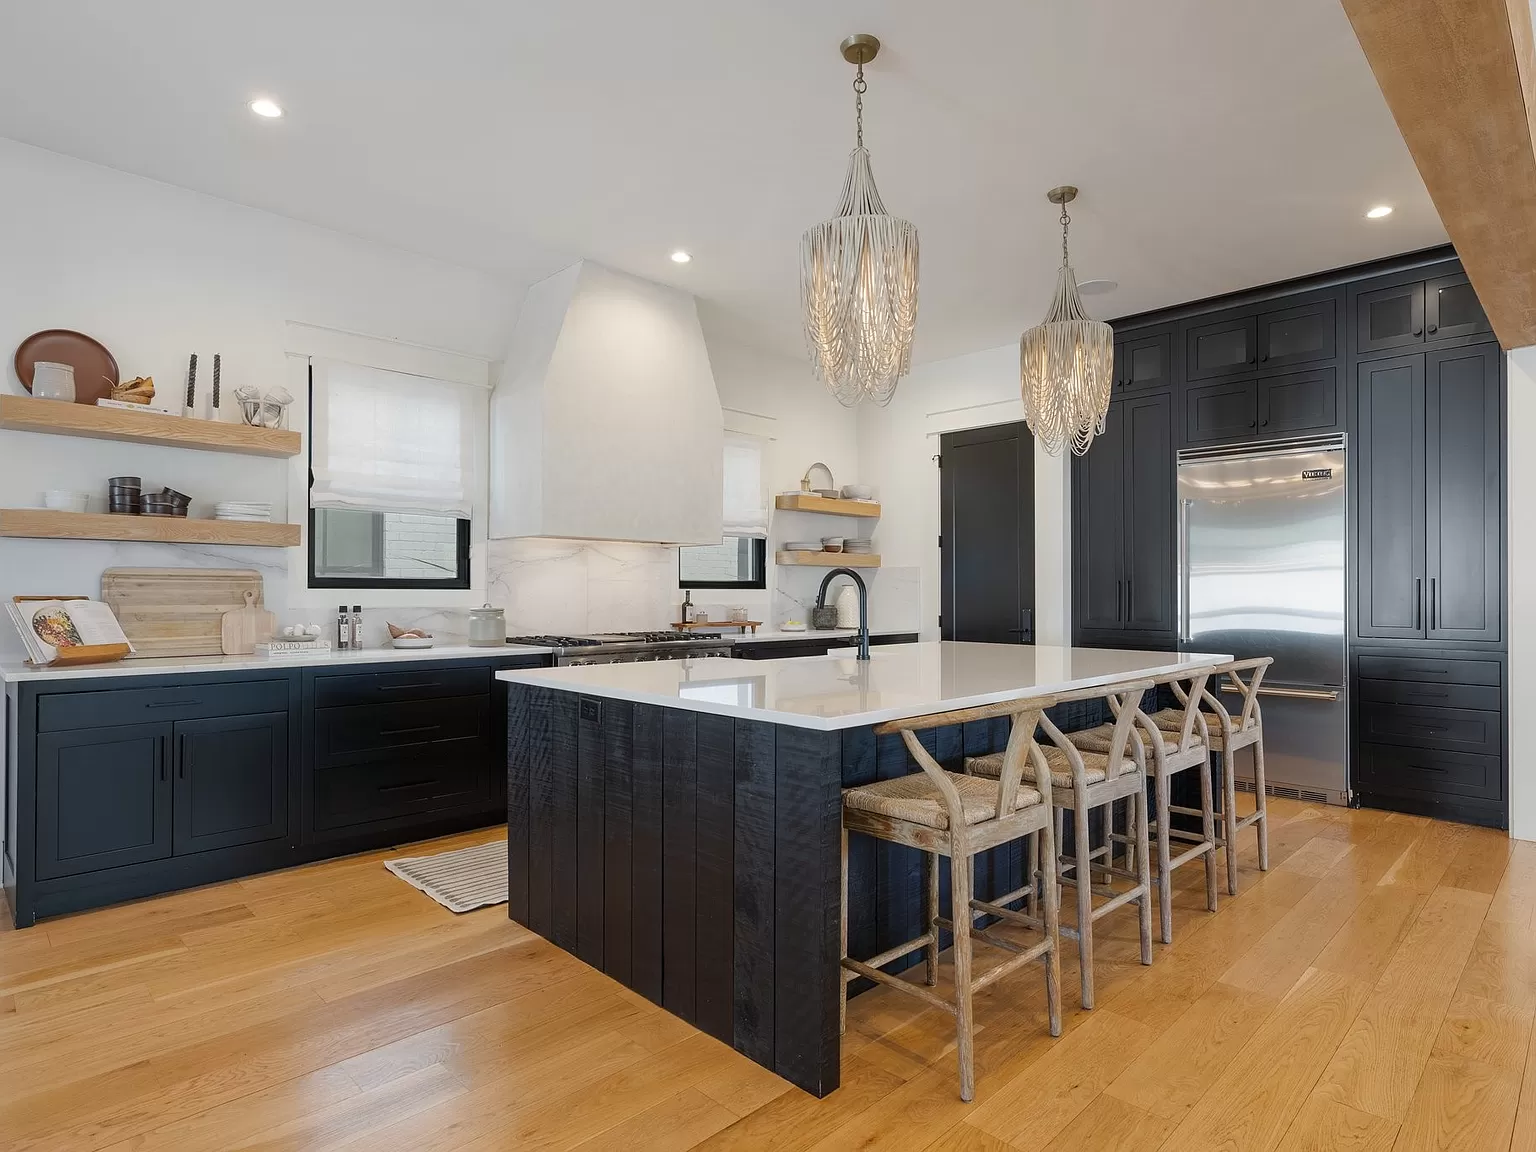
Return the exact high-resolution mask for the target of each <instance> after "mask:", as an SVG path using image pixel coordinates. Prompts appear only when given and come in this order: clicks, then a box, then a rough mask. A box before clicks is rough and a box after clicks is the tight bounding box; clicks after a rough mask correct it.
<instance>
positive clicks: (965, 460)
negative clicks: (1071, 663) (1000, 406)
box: [939, 421, 1035, 644]
mask: <svg viewBox="0 0 1536 1152" xmlns="http://www.w3.org/2000/svg"><path fill="white" fill-rule="evenodd" d="M939 452H940V462H941V467H940V468H939V532H940V550H939V568H940V573H941V575H940V609H939V611H940V614H941V621H940V634H941V635H942V636H943V638H944V639H946V640H971V641H979V642H982V643H989V644H1029V643H1033V642H1034V609H1035V441H1034V437H1033V436H1031V435H1030V432H1029V428H1028V426H1027V425H1025V424H1024V423H1023V422H1022V421H1021V422H1019V423H1017V424H999V425H996V426H994V427H991V428H975V429H971V430H969V431H965V432H949V433H946V434H945V435H943V436H941V437H940V438H939Z"/></svg>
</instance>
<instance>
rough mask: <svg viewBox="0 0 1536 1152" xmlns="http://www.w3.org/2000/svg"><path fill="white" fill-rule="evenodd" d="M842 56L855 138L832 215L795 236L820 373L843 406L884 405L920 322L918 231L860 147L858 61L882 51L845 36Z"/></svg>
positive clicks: (869, 40)
mask: <svg viewBox="0 0 1536 1152" xmlns="http://www.w3.org/2000/svg"><path fill="white" fill-rule="evenodd" d="M841 48H842V53H843V59H845V60H847V61H848V62H849V63H850V64H853V65H855V66H856V67H857V69H858V72H857V74H856V76H855V78H854V81H853V91H854V119H855V125H856V129H857V144H856V146H855V147H854V150H853V153H852V154H851V155H850V156H849V158H848V175H847V176H846V177H845V178H844V180H843V195H842V200H841V201H840V202H839V204H838V206H837V215H836V216H834V217H833V218H832V219H830V220H825V221H823V222H822V223H820V224H817V225H816V226H815V227H814V228H811V229H810V230H809V231H807V232H806V234H805V236H804V237H803V238H802V239H801V241H800V303H801V307H802V309H803V311H804V313H805V339H806V344H807V346H808V348H809V349H810V353H811V363H812V365H813V366H814V368H815V370H816V376H817V378H818V379H820V380H821V381H822V382H823V383H825V384H826V385H827V387H828V388H829V389H831V391H832V395H834V396H836V397H837V399H838V401H839V402H841V403H842V404H843V405H844V406H846V407H849V408H852V407H853V406H854V405H856V404H858V403H859V401H861V400H865V399H869V400H873V401H874V402H875V403H876V404H889V403H890V401H891V397H892V396H893V395H895V393H896V383H897V381H898V380H900V379H901V378H902V377H903V376H905V375H906V374H907V372H908V370H909V369H910V368H911V366H912V334H913V332H914V331H915V330H916V328H917V229H916V228H914V227H913V226H912V224H911V223H910V222H909V221H906V220H903V219H901V218H900V217H898V216H892V215H890V214H889V213H887V212H886V210H885V205H884V204H883V203H881V201H880V193H879V192H878V191H877V190H876V188H875V177H874V173H873V172H872V171H871V170H870V167H869V153H868V152H867V151H866V150H865V148H864V92H865V89H866V85H865V83H864V65H865V64H867V63H868V62H869V61H871V60H873V59H874V58H875V55H876V53H878V52H879V51H880V41H879V40H877V39H875V37H873V36H869V35H864V34H861V35H858V36H850V37H848V39H846V40H844V41H843V43H842V45H841Z"/></svg>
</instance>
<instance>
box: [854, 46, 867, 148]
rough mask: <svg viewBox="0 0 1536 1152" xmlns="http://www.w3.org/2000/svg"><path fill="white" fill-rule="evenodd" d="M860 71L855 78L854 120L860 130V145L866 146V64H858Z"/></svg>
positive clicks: (858, 130)
mask: <svg viewBox="0 0 1536 1152" xmlns="http://www.w3.org/2000/svg"><path fill="white" fill-rule="evenodd" d="M858 69H859V70H858V72H857V73H856V74H855V75H854V78H853V120H854V126H855V128H856V129H857V132H858V146H859V147H860V148H862V147H864V93H865V92H867V91H868V90H869V85H868V84H866V83H865V82H864V65H863V64H862V63H860V64H859V65H858Z"/></svg>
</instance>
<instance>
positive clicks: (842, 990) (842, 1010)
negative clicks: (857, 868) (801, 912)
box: [837, 828, 849, 1036]
mask: <svg viewBox="0 0 1536 1152" xmlns="http://www.w3.org/2000/svg"><path fill="white" fill-rule="evenodd" d="M842 832H843V842H842V861H843V923H842V927H841V929H840V932H841V937H842V949H843V959H844V960H846V959H848V829H847V828H844V829H843V830H842ZM848 976H849V972H848V969H846V968H844V967H843V966H842V965H841V964H839V965H838V968H837V1034H838V1035H839V1036H841V1035H842V1034H843V1033H845V1032H847V1031H848Z"/></svg>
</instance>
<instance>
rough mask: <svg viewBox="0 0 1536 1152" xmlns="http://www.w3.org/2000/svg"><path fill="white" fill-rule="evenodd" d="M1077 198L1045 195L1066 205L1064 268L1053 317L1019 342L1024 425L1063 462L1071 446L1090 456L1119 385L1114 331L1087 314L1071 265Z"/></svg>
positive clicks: (1062, 192)
mask: <svg viewBox="0 0 1536 1152" xmlns="http://www.w3.org/2000/svg"><path fill="white" fill-rule="evenodd" d="M1076 196H1077V189H1076V188H1073V187H1070V186H1067V187H1062V188H1053V189H1051V191H1050V192H1048V193H1046V197H1047V199H1049V200H1050V202H1051V203H1052V204H1060V205H1061V268H1060V270H1059V271H1058V272H1057V273H1056V294H1055V295H1054V296H1053V297H1052V298H1051V307H1050V311H1048V312H1047V313H1046V315H1045V319H1044V320H1043V321H1042V322H1041V323H1040V324H1039V325H1038V326H1037V327H1034V328H1031V329H1030V330H1029V331H1028V332H1026V333H1024V336H1023V338H1022V339H1021V340H1020V341H1019V384H1020V387H1021V388H1022V390H1023V393H1024V419H1025V421H1026V422H1027V423H1028V424H1029V430H1030V431H1031V432H1033V433H1034V435H1035V440H1036V441H1037V442H1038V443H1039V444H1040V446H1041V447H1042V448H1044V449H1045V450H1046V452H1048V453H1049V454H1050V455H1052V456H1060V455H1061V452H1062V449H1063V448H1064V447H1066V445H1067V444H1068V442H1070V443H1071V445H1072V451H1073V452H1074V453H1076V454H1077V455H1079V456H1081V455H1082V454H1083V453H1084V452H1087V451H1088V446H1089V445H1090V444H1092V443H1093V438H1094V436H1095V435H1097V434H1098V433H1100V432H1103V431H1104V418H1105V417H1106V416H1107V415H1108V413H1109V394H1110V388H1111V386H1112V384H1113V381H1114V369H1115V332H1114V329H1113V328H1111V327H1110V326H1109V325H1108V324H1105V323H1104V322H1103V321H1101V320H1090V319H1089V318H1088V315H1087V313H1086V312H1084V311H1083V301H1082V299H1081V297H1079V296H1078V293H1077V277H1076V276H1075V275H1074V274H1073V272H1072V265H1071V264H1070V263H1068V259H1067V225H1068V224H1070V223H1071V222H1072V218H1071V217H1070V216H1068V215H1067V205H1068V204H1069V203H1070V202H1071V201H1072V200H1073V199H1074V198H1075V197H1076Z"/></svg>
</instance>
